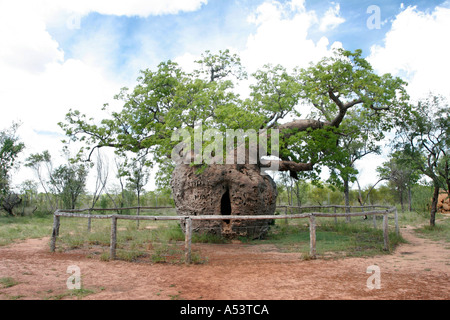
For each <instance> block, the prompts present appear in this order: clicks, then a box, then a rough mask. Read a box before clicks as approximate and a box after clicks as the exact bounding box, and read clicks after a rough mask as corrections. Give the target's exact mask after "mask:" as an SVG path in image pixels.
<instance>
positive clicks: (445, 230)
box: [415, 218, 450, 242]
mask: <svg viewBox="0 0 450 320" xmlns="http://www.w3.org/2000/svg"><path fill="white" fill-rule="evenodd" d="M415 231H416V232H417V233H418V234H419V235H420V236H422V237H425V238H427V239H430V240H434V241H439V240H443V241H445V242H450V218H445V219H441V220H440V221H436V223H435V226H434V227H432V226H430V225H429V224H428V225H424V226H423V227H421V228H418V229H416V230H415Z"/></svg>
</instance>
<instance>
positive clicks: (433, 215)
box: [430, 183, 439, 227]
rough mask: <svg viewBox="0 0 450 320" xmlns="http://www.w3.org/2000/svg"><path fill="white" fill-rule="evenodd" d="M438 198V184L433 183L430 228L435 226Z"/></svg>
mask: <svg viewBox="0 0 450 320" xmlns="http://www.w3.org/2000/svg"><path fill="white" fill-rule="evenodd" d="M438 198H439V184H437V183H434V192H433V200H432V201H431V213H430V226H432V227H434V226H435V221H436V212H437V204H438Z"/></svg>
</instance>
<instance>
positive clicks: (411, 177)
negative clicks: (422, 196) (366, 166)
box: [377, 151, 420, 211]
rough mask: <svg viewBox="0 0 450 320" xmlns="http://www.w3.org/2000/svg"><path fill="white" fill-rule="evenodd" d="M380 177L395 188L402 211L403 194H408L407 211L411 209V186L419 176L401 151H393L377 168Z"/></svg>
mask: <svg viewBox="0 0 450 320" xmlns="http://www.w3.org/2000/svg"><path fill="white" fill-rule="evenodd" d="M377 172H378V174H379V176H380V178H382V179H384V180H388V181H389V183H390V184H391V185H392V187H393V188H394V189H395V191H396V193H397V194H398V198H399V200H400V204H401V207H402V211H404V203H403V199H404V195H405V192H407V194H408V206H409V211H412V194H411V192H412V191H411V190H412V187H413V186H414V185H415V184H416V183H417V181H418V180H419V178H420V175H419V173H418V172H417V170H415V169H414V168H413V167H412V166H411V164H410V163H409V162H408V158H407V157H405V156H404V154H403V153H401V152H398V151H396V152H393V153H391V154H390V156H389V160H388V161H386V162H384V163H383V165H382V166H380V167H378V168H377Z"/></svg>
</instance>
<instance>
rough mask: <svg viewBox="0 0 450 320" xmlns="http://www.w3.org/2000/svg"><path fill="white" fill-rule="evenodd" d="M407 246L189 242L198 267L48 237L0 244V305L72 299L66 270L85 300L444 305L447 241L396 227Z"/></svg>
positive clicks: (449, 258) (449, 291)
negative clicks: (329, 249) (388, 250)
mask: <svg viewBox="0 0 450 320" xmlns="http://www.w3.org/2000/svg"><path fill="white" fill-rule="evenodd" d="M401 232H402V235H403V237H404V238H405V239H406V240H407V241H408V244H403V245H401V246H399V247H398V248H397V249H396V250H395V252H394V253H392V254H390V255H380V256H376V257H371V258H340V259H316V260H302V259H300V255H299V254H298V253H280V252H278V251H277V250H276V248H275V247H272V246H271V245H248V244H243V243H234V244H225V245H224V244H217V245H215V244H202V245H200V244H194V245H193V249H194V250H196V251H200V252H201V254H202V256H207V257H208V262H207V263H204V264H197V265H189V266H187V265H180V264H165V263H156V264H151V263H133V262H125V261H109V262H108V261H101V260H100V259H98V258H89V257H87V256H86V253H83V252H77V251H75V250H71V251H68V252H63V253H58V252H56V253H50V252H49V238H43V239H29V240H26V241H23V242H19V243H15V244H11V245H8V246H4V247H0V278H5V277H11V278H13V279H14V280H15V281H17V282H18V284H16V285H14V286H11V287H9V288H1V284H0V300H10V299H22V300H41V299H54V298H55V297H58V298H59V299H77V297H74V296H70V295H65V293H67V292H68V289H67V286H66V281H67V278H68V277H69V276H70V274H69V273H67V268H68V267H69V266H71V265H76V266H78V267H79V268H80V272H81V283H82V287H83V288H85V289H88V290H92V292H93V293H91V294H89V295H86V296H84V297H83V300H119V299H121V300H123V299H133V300H174V299H187V300H198V299H199V300H306V299H307V300H343V299H345V300H358V299H364V300H367V299H369V300H372V299H378V300H410V299H414V300H419V299H420V300H441V299H443V300H448V299H449V298H450V281H449V280H450V279H449V271H450V247H449V244H445V243H442V242H436V241H431V240H426V239H422V238H419V237H417V236H416V235H415V234H414V231H413V230H412V229H411V228H405V229H401ZM372 265H376V266H378V267H379V268H380V269H379V270H380V284H381V288H380V289H376V288H375V289H369V288H368V286H367V283H368V282H367V280H368V278H369V277H370V276H371V274H370V273H367V269H368V267H369V266H372Z"/></svg>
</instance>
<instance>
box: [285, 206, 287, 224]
mask: <svg viewBox="0 0 450 320" xmlns="http://www.w3.org/2000/svg"><path fill="white" fill-rule="evenodd" d="M287 210H288V208H287V206H286V207H284V215H285V216H286V218H284V223H286V224H288V218H287Z"/></svg>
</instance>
